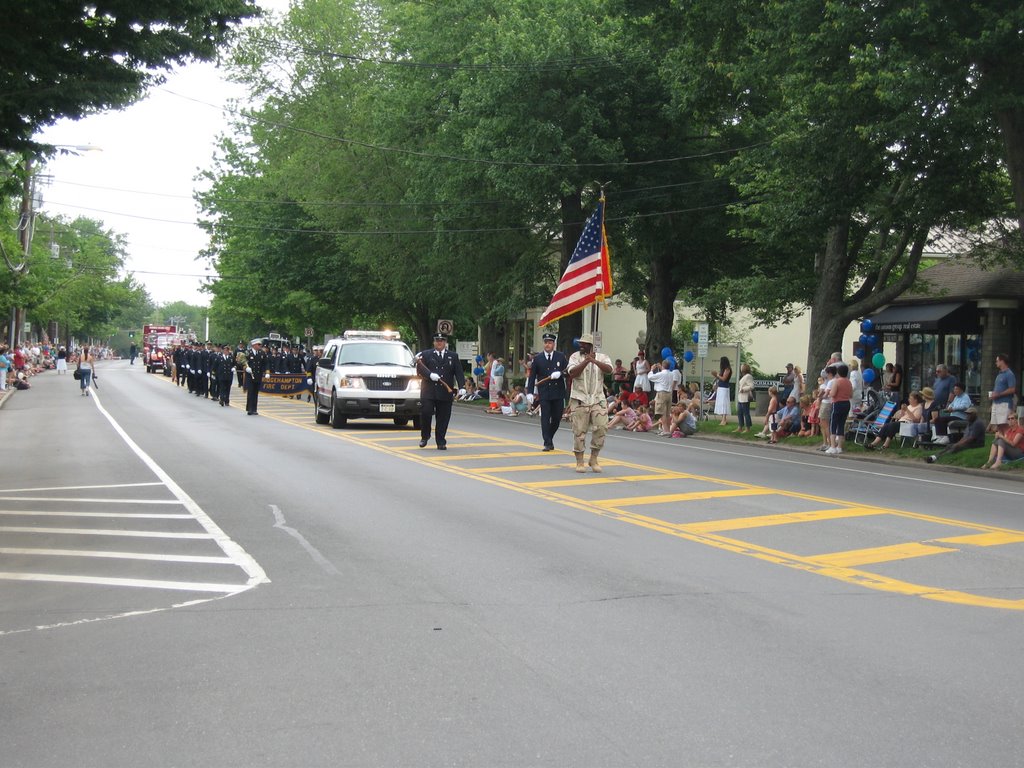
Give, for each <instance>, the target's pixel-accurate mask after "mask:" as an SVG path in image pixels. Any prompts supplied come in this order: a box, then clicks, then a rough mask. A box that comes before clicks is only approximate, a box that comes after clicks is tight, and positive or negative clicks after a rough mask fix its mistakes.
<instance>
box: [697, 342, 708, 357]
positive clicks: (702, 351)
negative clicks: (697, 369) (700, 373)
mask: <svg viewBox="0 0 1024 768" xmlns="http://www.w3.org/2000/svg"><path fill="white" fill-rule="evenodd" d="M707 356H708V343H707V342H706V341H701V342H698V344H697V357H707Z"/></svg>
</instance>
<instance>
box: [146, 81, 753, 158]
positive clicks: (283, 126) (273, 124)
mask: <svg viewBox="0 0 1024 768" xmlns="http://www.w3.org/2000/svg"><path fill="white" fill-rule="evenodd" d="M161 90H163V91H164V92H165V93H169V94H171V95H172V96H177V97H178V98H179V99H185V100H186V101H192V102H195V103H197V104H205V105H206V106H208V107H213V108H214V109H218V110H224V111H225V112H230V113H231V114H233V115H235V116H236V117H237V118H239V119H241V120H247V121H249V122H252V123H259V124H260V125H265V126H267V127H270V128H277V129H280V130H284V131H292V132H294V133H299V134H302V135H304V136H310V137H312V138H316V139H323V140H324V141H331V142H335V143H338V144H346V145H348V146H353V147H362V148H363V149H371V150H374V151H376V152H390V153H393V154H398V155H409V156H411V157H422V158H427V159H430V160H445V161H448V162H456V163H470V164H476V165H488V166H494V167H501V168H638V167H644V166H651V165H664V164H666V163H679V162H683V161H686V160H702V159H706V158H709V157H717V156H719V155H728V154H733V153H736V152H742V151H743V150H745V149H753V148H754V147H761V146H766V145H767V144H768V142H764V141H762V142H757V143H754V144H747V145H744V146H741V147H730V148H727V149H718V150H712V151H708V152H698V153H696V154H693V155H677V156H675V157H663V158H658V159H655V160H633V161H630V160H622V161H618V162H608V163H532V162H524V161H519V160H491V159H488V158H479V157H463V156H461V155H447V154H441V153H435V152H422V151H420V150H416V149H405V148H403V147H388V146H385V145H382V144H372V143H370V142H368V141H360V140H358V139H346V138H342V137H341V136H333V135H331V134H327V133H322V132H320V131H314V130H310V129H308V128H299V127H297V126H295V125H292V124H290V123H280V122H277V121H275V120H268V119H266V118H263V117H257V116H256V115H253V114H248V113H245V112H243V111H242V110H240V109H237V108H235V107H232V106H228V105H223V106H219V105H216V104H211V103H210V102H208V101H203V100H202V99H197V98H193V97H192V96H185V95H184V94H181V93H178V92H176V91H172V90H170V89H168V88H163V89H161ZM699 138H702V139H703V138H705V137H699ZM707 138H708V139H710V138H711V137H707Z"/></svg>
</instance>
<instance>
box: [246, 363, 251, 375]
mask: <svg viewBox="0 0 1024 768" xmlns="http://www.w3.org/2000/svg"><path fill="white" fill-rule="evenodd" d="M245 372H246V373H252V368H250V367H249V366H248V365H247V366H245Z"/></svg>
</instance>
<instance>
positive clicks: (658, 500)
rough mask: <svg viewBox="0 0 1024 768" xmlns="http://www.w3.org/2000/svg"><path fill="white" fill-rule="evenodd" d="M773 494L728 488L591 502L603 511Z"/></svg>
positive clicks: (756, 489)
mask: <svg viewBox="0 0 1024 768" xmlns="http://www.w3.org/2000/svg"><path fill="white" fill-rule="evenodd" d="M771 493H774V491H769V490H766V489H763V488H728V489H725V490H718V491H691V492H690V493H664V494H661V495H659V496H624V497H622V498H620V499H598V500H596V501H592V502H591V504H596V505H597V506H599V507H604V508H605V509H611V508H615V507H637V506H640V505H642V504H670V503H672V502H674V501H703V500H704V499H724V498H731V497H734V496H765V495H768V494H771Z"/></svg>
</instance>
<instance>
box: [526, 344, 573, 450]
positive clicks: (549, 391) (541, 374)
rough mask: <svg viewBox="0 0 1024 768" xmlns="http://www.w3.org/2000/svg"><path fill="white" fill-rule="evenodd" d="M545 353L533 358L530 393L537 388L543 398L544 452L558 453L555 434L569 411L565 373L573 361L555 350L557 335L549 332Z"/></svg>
mask: <svg viewBox="0 0 1024 768" xmlns="http://www.w3.org/2000/svg"><path fill="white" fill-rule="evenodd" d="M542 338H543V339H544V351H543V352H541V353H540V354H539V355H537V356H536V357H534V358H533V364H532V365H531V366H530V378H529V379H528V380H527V382H526V391H527V392H533V391H534V387H536V392H537V397H538V398H539V399H540V434H541V437H542V438H543V440H544V450H545V451H546V452H547V451H553V450H555V432H557V431H558V425H559V424H560V423H561V421H562V412H563V411H564V410H565V372H566V371H567V370H568V368H569V361H568V360H566V359H565V355H563V354H562V353H561V352H559V351H558V350H557V349H555V340H556V339H557V338H558V337H557V336H555V334H553V333H550V332H549V333H545V334H544V336H543V337H542Z"/></svg>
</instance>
